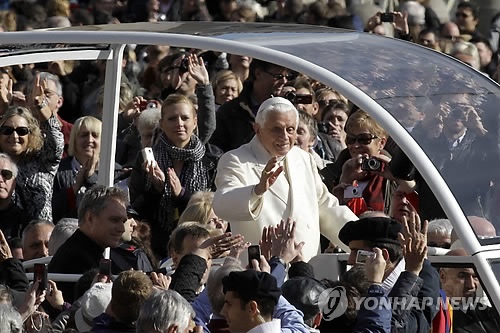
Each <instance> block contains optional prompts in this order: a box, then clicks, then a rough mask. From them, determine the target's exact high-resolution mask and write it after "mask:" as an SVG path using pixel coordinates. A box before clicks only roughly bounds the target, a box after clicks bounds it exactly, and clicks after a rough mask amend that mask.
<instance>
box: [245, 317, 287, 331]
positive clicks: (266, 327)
mask: <svg viewBox="0 0 500 333" xmlns="http://www.w3.org/2000/svg"><path fill="white" fill-rule="evenodd" d="M275 332H276V333H280V332H281V320H279V319H273V320H271V321H266V322H265V323H263V324H260V325H259V326H255V327H254V328H252V329H251V330H249V331H248V332H247V333H275Z"/></svg>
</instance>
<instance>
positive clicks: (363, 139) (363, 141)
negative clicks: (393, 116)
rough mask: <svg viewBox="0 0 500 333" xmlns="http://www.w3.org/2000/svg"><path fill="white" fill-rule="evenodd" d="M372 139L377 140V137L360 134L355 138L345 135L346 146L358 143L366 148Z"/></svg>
mask: <svg viewBox="0 0 500 333" xmlns="http://www.w3.org/2000/svg"><path fill="white" fill-rule="evenodd" d="M373 139H378V137H376V136H374V135H371V134H360V135H357V136H353V135H347V137H346V138H345V143H346V144H348V145H353V144H355V143H356V142H358V143H359V144H360V145H363V146H367V145H369V144H370V143H372V141H373Z"/></svg>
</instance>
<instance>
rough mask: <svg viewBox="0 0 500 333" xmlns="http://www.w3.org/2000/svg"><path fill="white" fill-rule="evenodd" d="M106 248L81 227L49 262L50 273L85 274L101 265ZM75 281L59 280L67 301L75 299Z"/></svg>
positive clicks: (58, 285) (60, 288)
mask: <svg viewBox="0 0 500 333" xmlns="http://www.w3.org/2000/svg"><path fill="white" fill-rule="evenodd" d="M103 252H104V249H103V248H102V247H100V246H99V245H98V244H97V243H96V242H94V241H93V240H92V239H90V238H89V237H88V236H87V235H85V234H84V233H83V232H82V231H81V230H80V229H77V230H76V231H75V233H74V234H73V235H72V236H71V237H70V238H68V240H67V241H66V242H65V243H64V244H63V245H61V247H60V248H59V249H58V250H57V252H56V254H55V255H54V256H53V257H52V260H51V261H50V264H49V272H50V273H66V274H83V273H85V272H86V271H88V270H90V269H92V268H96V267H99V261H100V260H101V259H102V258H103ZM74 286H75V284H74V283H71V282H58V283H57V287H58V288H59V290H61V291H62V293H63V296H64V300H65V301H66V302H69V303H71V302H73V301H74Z"/></svg>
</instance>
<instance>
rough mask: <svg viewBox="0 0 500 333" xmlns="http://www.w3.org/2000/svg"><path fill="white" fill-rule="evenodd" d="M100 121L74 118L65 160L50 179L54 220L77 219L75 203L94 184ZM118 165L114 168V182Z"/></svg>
mask: <svg viewBox="0 0 500 333" xmlns="http://www.w3.org/2000/svg"><path fill="white" fill-rule="evenodd" d="M101 126H102V124H101V121H100V120H99V119H97V118H94V117H92V116H85V117H81V118H78V119H77V120H76V121H75V123H74V124H73V128H72V129H71V133H70V137H69V147H68V155H69V156H68V157H66V158H64V159H63V160H62V161H61V164H60V166H59V170H58V171H57V174H56V177H55V179H54V200H53V204H52V206H53V214H54V220H56V221H58V220H59V219H61V218H63V217H75V218H76V217H77V209H78V202H79V201H80V199H81V196H82V195H83V194H84V193H85V191H86V190H87V189H88V188H90V187H92V186H93V185H95V184H97V174H98V167H99V154H100V152H101ZM120 172H121V166H120V165H119V164H116V165H115V179H116V178H118V177H119V175H120Z"/></svg>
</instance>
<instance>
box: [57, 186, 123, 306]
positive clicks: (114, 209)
mask: <svg viewBox="0 0 500 333" xmlns="http://www.w3.org/2000/svg"><path fill="white" fill-rule="evenodd" d="M127 202H128V198H127V194H126V193H125V192H124V191H123V190H122V189H119V188H115V187H106V186H101V185H100V186H94V187H93V188H92V189H90V190H88V191H87V192H86V193H85V195H84V197H83V199H82V202H81V203H80V207H79V208H78V224H79V229H78V230H76V231H75V233H74V234H73V235H72V236H71V237H70V238H68V240H67V241H66V242H65V243H64V244H63V245H62V246H61V247H60V248H59V249H58V250H57V252H56V254H55V255H54V257H53V258H52V261H51V262H50V264H49V272H51V273H69V274H83V273H85V272H86V271H88V270H89V269H91V268H95V267H98V266H99V261H100V260H101V259H102V258H103V252H104V249H105V248H106V247H111V248H114V247H117V246H119V245H120V243H121V237H122V234H123V233H124V232H125V223H126V222H127V210H126V207H127ZM58 287H59V289H60V290H61V291H62V292H63V295H64V299H65V300H66V301H68V302H72V301H73V284H72V283H62V282H61V283H59V284H58Z"/></svg>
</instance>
